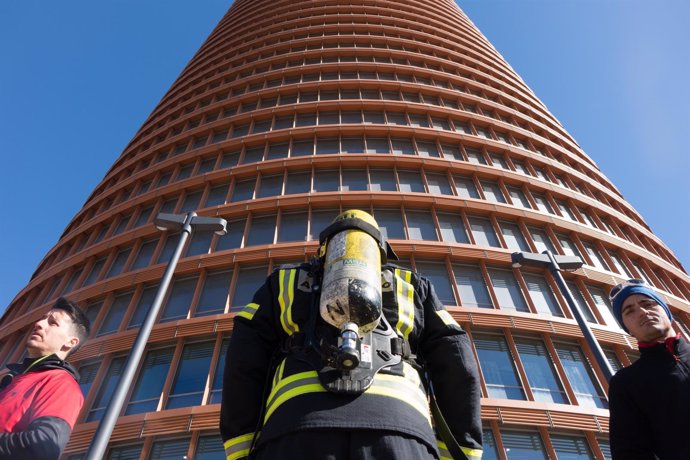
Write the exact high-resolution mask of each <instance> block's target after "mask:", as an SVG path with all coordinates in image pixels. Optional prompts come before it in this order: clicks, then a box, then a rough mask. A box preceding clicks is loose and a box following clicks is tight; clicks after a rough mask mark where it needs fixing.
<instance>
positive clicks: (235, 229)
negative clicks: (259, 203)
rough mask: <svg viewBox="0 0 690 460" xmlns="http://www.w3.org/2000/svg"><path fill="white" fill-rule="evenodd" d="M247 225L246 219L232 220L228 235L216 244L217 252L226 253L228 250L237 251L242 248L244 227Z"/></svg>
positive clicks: (228, 227)
mask: <svg viewBox="0 0 690 460" xmlns="http://www.w3.org/2000/svg"><path fill="white" fill-rule="evenodd" d="M246 223H247V220H246V219H238V220H231V221H229V222H228V226H227V231H228V232H227V233H226V234H225V235H223V236H221V237H220V238H218V242H217V243H216V248H215V250H216V251H225V250H226V249H237V248H239V247H241V246H242V236H243V235H244V227H245V225H246Z"/></svg>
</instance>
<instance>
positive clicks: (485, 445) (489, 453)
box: [482, 428, 499, 460]
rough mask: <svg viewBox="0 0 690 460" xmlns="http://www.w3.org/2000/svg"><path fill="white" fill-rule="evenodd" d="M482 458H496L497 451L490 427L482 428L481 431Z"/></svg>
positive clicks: (495, 459)
mask: <svg viewBox="0 0 690 460" xmlns="http://www.w3.org/2000/svg"><path fill="white" fill-rule="evenodd" d="M482 449H483V451H484V452H483V453H482V460H498V459H499V456H498V451H497V450H496V449H497V446H496V440H495V439H494V434H493V433H492V432H491V429H490V428H484V430H483V431H482Z"/></svg>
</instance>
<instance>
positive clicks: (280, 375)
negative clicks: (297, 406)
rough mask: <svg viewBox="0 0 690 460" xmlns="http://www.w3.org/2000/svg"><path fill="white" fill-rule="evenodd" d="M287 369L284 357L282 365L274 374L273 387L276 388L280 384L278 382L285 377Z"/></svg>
mask: <svg viewBox="0 0 690 460" xmlns="http://www.w3.org/2000/svg"><path fill="white" fill-rule="evenodd" d="M284 369H285V359H283V360H282V361H281V362H280V366H278V369H276V373H275V375H274V376H273V385H271V388H275V386H276V385H278V382H279V381H280V379H282V378H283V370H284Z"/></svg>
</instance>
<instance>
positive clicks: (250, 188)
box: [230, 178, 256, 203]
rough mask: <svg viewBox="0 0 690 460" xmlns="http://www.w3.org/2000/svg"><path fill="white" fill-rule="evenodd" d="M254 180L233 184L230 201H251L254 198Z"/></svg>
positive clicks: (239, 181)
mask: <svg viewBox="0 0 690 460" xmlns="http://www.w3.org/2000/svg"><path fill="white" fill-rule="evenodd" d="M255 184H256V179H255V178H251V179H244V180H238V181H236V182H235V188H234V190H233V191H232V197H231V198H230V201H231V202H232V203H236V202H238V201H244V200H251V199H252V197H253V196H254V186H255Z"/></svg>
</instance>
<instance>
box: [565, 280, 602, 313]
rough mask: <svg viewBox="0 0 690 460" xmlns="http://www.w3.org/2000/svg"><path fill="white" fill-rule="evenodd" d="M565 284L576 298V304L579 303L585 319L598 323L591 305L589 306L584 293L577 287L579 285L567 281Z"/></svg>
mask: <svg viewBox="0 0 690 460" xmlns="http://www.w3.org/2000/svg"><path fill="white" fill-rule="evenodd" d="M565 284H566V285H567V286H568V290H570V293H571V294H572V295H573V297H574V298H575V302H577V305H578V307H580V311H581V312H582V314H583V315H584V317H585V319H586V320H587V321H589V322H590V323H596V322H597V321H596V320H595V319H594V315H592V312H591V311H590V309H589V305H587V302H586V301H585V298H584V297H583V296H582V292H580V288H578V287H577V284H575V283H573V282H572V281H566V282H565Z"/></svg>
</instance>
